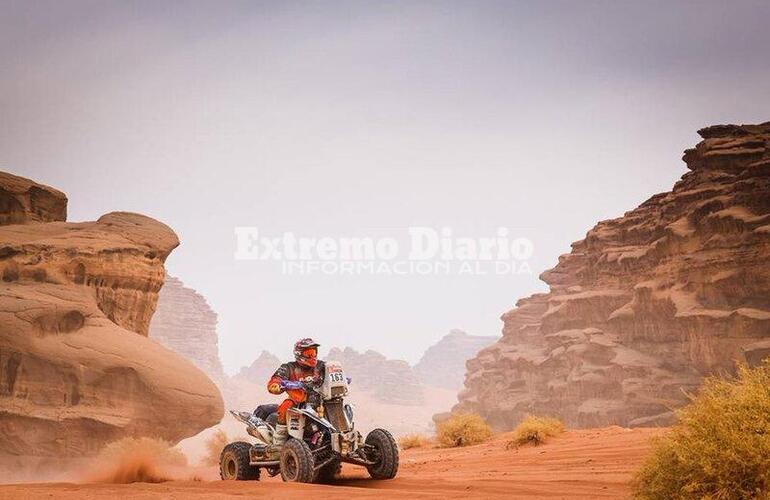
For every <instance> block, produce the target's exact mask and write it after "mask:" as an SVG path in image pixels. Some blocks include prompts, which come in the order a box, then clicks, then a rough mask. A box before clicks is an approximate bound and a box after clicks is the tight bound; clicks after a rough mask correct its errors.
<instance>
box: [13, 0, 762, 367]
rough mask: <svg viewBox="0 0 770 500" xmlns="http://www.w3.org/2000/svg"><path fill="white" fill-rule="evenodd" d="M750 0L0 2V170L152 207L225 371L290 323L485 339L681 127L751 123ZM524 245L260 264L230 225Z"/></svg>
mask: <svg viewBox="0 0 770 500" xmlns="http://www.w3.org/2000/svg"><path fill="white" fill-rule="evenodd" d="M769 24H770V2H767V1H764V0H762V1H755V2H746V1H732V2H724V1H721V0H720V1H713V2H707V1H682V2H672V1H660V2H651V1H650V2H644V1H642V2H640V1H633V2H620V1H606V2H589V1H566V2H557V1H553V2H547V1H538V2H535V1H531V2H513V1H511V2H478V1H474V2H470V1H468V2H414V1H410V2H379V1H378V2H341V1H335V2H310V3H305V2H274V1H271V2H256V1H246V2H222V1H210V2H179V1H174V2H172V1H167V2H154V1H152V2H151V1H147V2H136V1H123V2H108V1H93V2H79V1H59V0H56V1H50V2H44V1H27V0H21V1H10V2H9V1H7V0H0V169H3V170H8V171H10V172H13V173H16V174H19V175H23V176H26V177H30V178H33V179H35V180H37V181H40V182H43V183H46V184H50V185H52V186H55V187H57V188H59V189H61V190H63V191H64V192H66V193H67V194H68V196H69V198H70V204H69V214H70V220H73V221H79V220H93V219H96V218H97V217H99V216H100V215H101V214H103V213H106V212H110V211H114V210H128V211H135V212H140V213H144V214H147V215H150V216H153V217H155V218H158V219H160V220H162V221H164V222H165V223H167V224H169V225H170V226H171V227H173V228H174V229H175V230H176V232H177V233H178V234H179V237H180V239H181V241H182V245H181V246H180V247H179V248H178V249H177V250H176V251H175V252H174V253H173V254H172V255H171V257H170V258H169V260H168V262H167V264H168V269H169V271H170V272H171V273H172V274H174V275H176V276H178V277H180V278H181V279H182V280H183V281H184V282H185V283H186V284H188V285H190V286H192V287H194V288H196V289H197V290H198V291H200V292H201V293H202V294H203V295H205V296H206V298H207V299H208V300H209V302H210V303H211V305H212V306H213V307H214V309H215V310H216V311H217V312H218V313H219V318H220V323H219V335H220V351H221V357H222V359H223V361H224V363H225V366H226V368H227V369H228V370H229V371H231V372H232V371H234V370H236V369H237V368H238V367H239V366H241V365H244V364H248V363H250V362H251V361H252V360H253V359H254V358H255V357H256V356H257V355H258V353H259V351H260V350H261V349H263V348H266V349H269V350H272V351H273V352H277V353H278V354H280V355H282V356H285V355H288V353H289V345H290V344H291V343H292V342H293V341H294V339H296V338H297V337H300V336H305V335H313V336H314V337H316V338H317V339H318V340H320V341H321V342H322V343H323V344H325V345H327V346H330V345H350V346H352V347H355V348H358V349H364V348H375V349H377V350H379V351H381V352H383V353H385V354H387V355H389V356H392V357H399V358H404V359H408V360H410V361H416V359H417V358H419V356H420V354H421V353H422V352H423V351H424V349H425V348H426V347H427V346H428V345H430V344H432V343H433V342H435V341H436V340H437V339H438V338H440V337H441V336H442V335H443V334H445V333H446V332H447V331H448V330H449V329H451V328H462V329H465V330H467V331H468V332H471V333H476V334H487V335H489V334H497V333H499V331H500V327H501V322H500V320H499V316H500V314H501V313H503V312H505V311H506V310H508V309H510V308H511V307H512V306H513V304H514V303H515V301H516V300H517V299H518V298H520V297H522V296H526V295H528V294H530V293H532V292H535V291H542V290H544V289H545V287H544V285H543V284H542V283H540V282H539V281H538V280H537V274H539V272H541V271H542V270H543V269H546V268H549V267H551V266H552V265H554V264H555V262H556V259H557V257H558V255H559V254H561V253H565V252H567V251H569V244H570V242H572V241H574V240H577V239H580V238H582V237H583V236H584V234H585V232H586V231H587V230H588V229H589V228H590V227H591V226H593V225H594V224H595V223H596V222H597V221H598V220H601V219H606V218H610V217H616V216H619V215H621V214H622V213H623V212H624V211H626V210H630V209H632V208H633V207H635V206H636V205H638V204H639V203H640V202H642V201H644V200H645V199H646V198H648V197H649V196H650V195H652V194H654V193H656V192H660V191H664V190H668V189H670V187H671V186H672V184H673V183H674V182H675V180H676V179H677V178H678V177H679V176H681V175H682V174H683V173H684V172H685V166H684V164H683V163H682V162H681V161H680V160H679V158H680V156H681V152H682V150H683V149H685V148H686V147H690V146H691V145H693V144H694V143H695V142H696V141H697V140H698V137H697V136H696V134H695V131H696V130H697V129H698V128H700V127H702V126H705V125H708V124H714V123H724V122H743V123H751V122H760V121H766V120H770V83H769V82H770V56H768V51H767V48H768V47H770V29H768V25H769ZM414 225H419V226H432V227H441V226H449V227H451V228H452V229H453V230H454V231H455V233H458V234H460V233H462V234H467V235H471V236H485V235H493V234H494V231H495V229H496V228H497V227H500V226H503V227H508V228H512V229H511V231H512V233H515V234H517V235H522V236H527V237H529V238H531V239H532V241H533V242H534V244H535V253H534V256H533V258H532V259H531V260H530V265H531V267H532V269H533V273H532V274H531V275H526V276H521V275H518V276H458V275H452V276H440V277H425V276H396V277H387V276H313V277H300V276H285V275H282V274H281V271H280V266H279V265H277V264H276V263H272V262H253V261H236V260H235V259H234V258H233V254H234V251H235V236H234V227H235V226H257V227H258V228H259V229H260V231H263V232H265V233H269V234H275V235H278V234H280V233H282V232H284V231H292V232H294V233H297V234H299V235H308V236H316V237H321V236H331V237H338V236H346V235H348V236H349V235H363V236H366V235H378V234H381V233H398V232H401V233H403V232H405V231H406V228H407V227H409V226H414Z"/></svg>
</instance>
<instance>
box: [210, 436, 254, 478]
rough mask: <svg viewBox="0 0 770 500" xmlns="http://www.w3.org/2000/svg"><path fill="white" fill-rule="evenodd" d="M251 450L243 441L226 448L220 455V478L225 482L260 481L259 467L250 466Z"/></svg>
mask: <svg viewBox="0 0 770 500" xmlns="http://www.w3.org/2000/svg"><path fill="white" fill-rule="evenodd" d="M250 448H251V445H250V444H249V443H245V442H243V441H238V442H236V443H230V444H228V445H227V446H225V448H224V449H223V450H222V454H221V455H219V477H221V478H222V479H223V480H225V481H249V480H259V467H254V466H253V465H250V464H249V449H250Z"/></svg>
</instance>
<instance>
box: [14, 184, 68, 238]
mask: <svg viewBox="0 0 770 500" xmlns="http://www.w3.org/2000/svg"><path fill="white" fill-rule="evenodd" d="M66 219H67V197H66V196H65V195H64V193H62V192H60V191H57V190H56V189H53V188H51V187H48V186H44V185H42V184H38V183H36V182H33V181H31V180H29V179H25V178H24V177H18V176H16V175H12V174H9V173H6V172H0V226H2V225H6V224H25V223H28V222H53V221H64V220H66Z"/></svg>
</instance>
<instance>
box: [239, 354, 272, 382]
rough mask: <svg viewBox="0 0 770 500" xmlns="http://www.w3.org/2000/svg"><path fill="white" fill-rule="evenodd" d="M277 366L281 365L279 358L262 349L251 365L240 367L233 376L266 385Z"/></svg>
mask: <svg viewBox="0 0 770 500" xmlns="http://www.w3.org/2000/svg"><path fill="white" fill-rule="evenodd" d="M279 366H281V360H280V359H278V357H277V356H275V355H274V354H272V353H269V352H267V351H262V352H261V353H260V354H259V356H258V357H257V359H255V360H254V362H253V363H251V365H249V366H244V367H243V368H241V369H240V371H239V372H238V374H237V375H235V378H236V379H240V380H244V381H246V382H250V383H252V384H256V385H264V386H267V381H268V380H269V379H270V377H272V376H273V373H275V371H276V370H277V369H278V367H279Z"/></svg>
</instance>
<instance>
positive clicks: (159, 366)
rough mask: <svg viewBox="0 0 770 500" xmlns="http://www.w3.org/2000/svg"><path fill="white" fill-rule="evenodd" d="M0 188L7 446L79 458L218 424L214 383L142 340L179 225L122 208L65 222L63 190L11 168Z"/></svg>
mask: <svg viewBox="0 0 770 500" xmlns="http://www.w3.org/2000/svg"><path fill="white" fill-rule="evenodd" d="M0 193H2V195H1V199H2V202H1V203H2V210H3V212H2V213H1V214H0V220H2V221H5V222H4V223H5V224H7V225H3V226H0V276H1V277H2V282H1V283H0V453H2V454H3V455H6V456H7V455H11V456H22V455H25V456H29V455H35V456H55V457H75V456H83V455H89V454H92V453H94V452H96V451H98V449H99V448H100V447H101V446H102V445H103V444H105V443H106V442H108V441H111V440H114V439H118V438H121V437H124V436H139V435H144V436H153V437H160V438H163V439H167V440H169V441H172V442H176V441H178V440H180V439H182V438H184V437H187V436H191V435H193V434H196V433H197V432H199V431H200V430H202V429H205V428H206V427H209V426H211V425H214V424H215V423H217V422H218V421H219V419H220V418H221V416H222V413H223V406H222V399H221V397H220V395H219V391H218V390H217V388H216V387H215V386H214V384H213V383H212V382H211V381H210V380H209V379H208V378H207V377H206V376H205V375H204V374H203V373H202V372H200V371H199V370H198V369H196V368H195V367H194V366H193V365H192V364H190V363H189V362H188V361H186V360H184V359H183V358H182V357H180V356H179V355H177V354H174V353H173V352H171V351H169V350H167V349H166V348H164V347H162V346H161V345H159V344H158V343H156V342H154V341H152V340H150V339H148V338H147V331H148V327H149V323H150V319H151V317H152V314H153V311H154V310H155V304H156V302H157V299H158V291H159V290H160V288H161V285H162V284H163V279H164V274H165V271H164V268H163V264H164V262H165V260H166V257H167V256H168V255H169V253H170V252H171V251H172V250H173V249H174V248H175V247H176V246H177V245H178V244H179V242H178V240H177V237H176V235H175V234H174V232H173V231H172V230H171V229H169V228H168V227H167V226H165V225H164V224H161V223H160V222H158V221H155V220H153V219H150V218H148V217H144V216H142V215H138V214H131V213H124V212H114V213H110V214H107V215H104V216H102V217H100V218H99V220H98V221H96V222H83V223H67V222H63V220H64V217H65V214H66V197H64V195H62V194H61V193H59V192H58V191H56V190H53V189H51V188H47V187H45V186H40V185H38V184H35V183H33V182H31V181H27V180H25V179H21V178H19V177H15V176H11V175H9V174H2V175H0ZM14 200H15V201H14ZM48 221H53V222H48Z"/></svg>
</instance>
